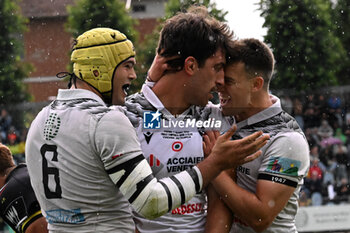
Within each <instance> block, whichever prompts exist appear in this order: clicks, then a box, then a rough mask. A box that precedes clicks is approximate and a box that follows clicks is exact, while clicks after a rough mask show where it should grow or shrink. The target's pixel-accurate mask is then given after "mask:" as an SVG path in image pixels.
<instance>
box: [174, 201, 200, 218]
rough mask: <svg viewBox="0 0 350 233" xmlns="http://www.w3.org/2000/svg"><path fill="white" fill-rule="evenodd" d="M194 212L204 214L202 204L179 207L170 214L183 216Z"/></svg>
mask: <svg viewBox="0 0 350 233" xmlns="http://www.w3.org/2000/svg"><path fill="white" fill-rule="evenodd" d="M195 212H197V213H198V212H204V208H203V204H202V203H194V204H187V205H181V206H180V207H178V208H176V209H173V210H172V211H171V214H177V215H184V214H191V213H195Z"/></svg>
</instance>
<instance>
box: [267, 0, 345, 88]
mask: <svg viewBox="0 0 350 233" xmlns="http://www.w3.org/2000/svg"><path fill="white" fill-rule="evenodd" d="M260 10H261V11H262V16H263V17H264V18H265V23H264V27H267V29H268V31H267V35H266V36H265V41H266V42H267V43H268V44H270V45H271V47H272V48H273V53H274V55H275V58H276V75H275V78H274V80H273V81H272V83H271V87H272V88H277V89H281V88H292V89H295V90H296V91H301V90H311V89H315V88H318V87H325V86H329V85H335V84H337V83H338V78H337V75H336V74H337V72H338V70H339V63H341V61H342V60H341V59H342V58H343V56H344V49H343V47H342V45H341V43H340V40H339V38H338V37H337V36H336V34H335V31H336V28H335V24H334V23H333V21H332V14H331V2H330V1H328V0H284V1H279V0H261V1H260Z"/></svg>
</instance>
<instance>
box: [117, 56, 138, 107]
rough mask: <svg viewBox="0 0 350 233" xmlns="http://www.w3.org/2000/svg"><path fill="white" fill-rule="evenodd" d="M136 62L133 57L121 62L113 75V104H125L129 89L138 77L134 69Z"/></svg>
mask: <svg viewBox="0 0 350 233" xmlns="http://www.w3.org/2000/svg"><path fill="white" fill-rule="evenodd" d="M135 64H136V60H135V58H134V57H131V58H129V59H127V60H126V61H124V62H122V63H121V64H119V66H118V67H117V69H116V70H115V72H114V76H113V94H112V104H113V105H124V102H125V100H124V99H125V97H126V96H127V94H128V93H127V91H128V89H129V87H130V84H131V81H132V80H134V79H136V73H135V70H134V66H135Z"/></svg>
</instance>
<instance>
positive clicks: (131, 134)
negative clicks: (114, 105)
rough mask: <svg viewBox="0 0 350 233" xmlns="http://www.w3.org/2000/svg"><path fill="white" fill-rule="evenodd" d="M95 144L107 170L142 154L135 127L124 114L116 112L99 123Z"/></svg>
mask: <svg viewBox="0 0 350 233" xmlns="http://www.w3.org/2000/svg"><path fill="white" fill-rule="evenodd" d="M95 142H96V148H97V151H98V153H99V154H100V156H101V160H102V162H103V163H104V166H105V169H106V170H108V169H110V168H112V167H114V166H117V165H119V164H121V163H123V162H125V161H128V160H130V159H132V158H134V157H136V156H138V155H140V154H142V151H141V147H140V143H139V141H138V139H137V135H136V132H135V129H134V127H133V126H132V125H131V123H130V121H129V120H128V118H127V117H126V116H125V115H124V114H123V113H121V112H119V111H116V110H113V111H110V112H109V113H107V114H106V115H104V116H103V117H102V118H101V119H100V121H99V122H98V125H97V127H96V133H95Z"/></svg>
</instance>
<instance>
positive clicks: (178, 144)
mask: <svg viewBox="0 0 350 233" xmlns="http://www.w3.org/2000/svg"><path fill="white" fill-rule="evenodd" d="M182 148H183V144H182V142H180V141H177V142H174V143H173V144H172V145H171V149H172V150H173V151H175V152H179V151H181V150H182Z"/></svg>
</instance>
